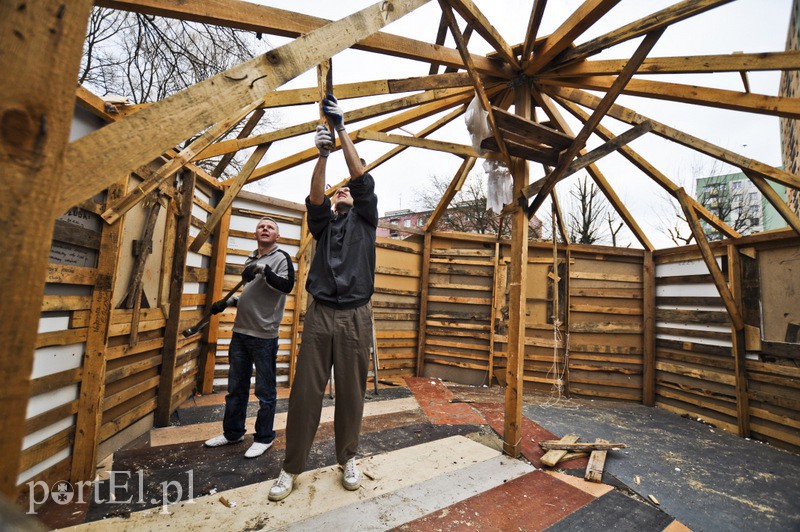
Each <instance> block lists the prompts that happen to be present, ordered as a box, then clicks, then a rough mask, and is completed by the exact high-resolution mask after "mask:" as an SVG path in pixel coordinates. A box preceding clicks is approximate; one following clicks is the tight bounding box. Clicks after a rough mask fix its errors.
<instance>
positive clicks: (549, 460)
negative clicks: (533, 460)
mask: <svg viewBox="0 0 800 532" xmlns="http://www.w3.org/2000/svg"><path fill="white" fill-rule="evenodd" d="M579 439H580V437H579V436H578V435H577V434H567V435H566V436H564V437H563V438H561V439H560V440H558V441H559V442H560V443H562V444H568V443H575V442H577V441H578V440H579ZM565 454H567V451H565V450H552V451H547V452H546V453H544V455H543V456H542V457H541V458H540V459H539V461H540V462H541V464H542V465H545V466H548V467H555V465H556V464H558V462H560V461H561V459H562V458H563V457H564V455H565Z"/></svg>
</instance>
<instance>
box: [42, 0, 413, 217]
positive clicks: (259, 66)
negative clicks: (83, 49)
mask: <svg viewBox="0 0 800 532" xmlns="http://www.w3.org/2000/svg"><path fill="white" fill-rule="evenodd" d="M427 2H428V0H395V1H394V2H392V4H391V6H392V10H386V9H384V8H385V6H386V4H383V3H380V4H375V5H373V6H370V7H368V8H365V9H363V10H361V11H358V12H356V13H353V14H352V15H350V16H348V17H345V18H343V19H342V20H339V21H336V22H331V23H330V24H327V25H325V26H323V27H322V28H319V29H316V30H314V31H312V32H310V33H308V34H306V35H304V36H303V38H302V39H297V40H295V41H292V42H290V43H288V44H285V45H283V46H281V47H279V48H275V49H273V50H271V51H269V52H267V53H266V54H265V55H261V56H258V57H256V58H254V59H251V60H250V61H247V62H245V63H242V64H241V65H238V66H236V67H233V68H230V69H228V70H226V71H225V72H222V73H220V74H217V75H216V76H212V77H210V78H208V79H206V80H204V81H201V82H200V83H197V84H196V85H193V86H192V87H189V88H188V89H185V90H183V91H181V92H179V93H177V94H175V95H173V96H170V97H169V98H166V99H164V100H162V101H160V102H158V103H155V104H153V105H151V106H150V107H147V108H146V109H142V110H141V111H139V112H137V113H135V114H133V115H131V116H129V117H128V118H126V119H125V120H121V121H118V122H115V123H113V124H109V125H108V126H106V127H104V128H102V129H100V130H98V131H95V132H94V133H91V134H89V135H86V136H85V137H82V138H80V139H78V140H76V141H75V142H73V143H71V144H70V146H69V150H68V152H67V163H66V168H65V175H64V181H65V183H68V186H67V187H65V189H64V190H62V191H61V194H60V200H59V202H57V204H58V205H59V206H61V207H63V208H66V207H68V206H69V205H71V204H73V203H75V202H77V201H81V200H83V199H85V198H87V197H89V196H91V195H93V194H94V193H96V192H98V191H99V190H102V189H103V188H104V187H106V186H108V184H109V183H111V182H113V181H114V180H115V179H119V176H123V175H126V174H128V173H130V172H132V171H133V170H135V169H136V168H138V167H139V166H141V165H142V164H145V163H147V162H149V161H152V160H154V159H155V158H157V157H158V156H160V155H161V154H162V153H164V152H165V151H166V150H168V149H169V148H171V147H172V146H175V145H177V144H178V143H180V142H182V141H183V140H185V139H187V138H189V137H190V136H191V135H194V134H196V133H197V132H198V131H202V130H204V129H206V128H208V127H209V126H211V125H212V124H214V123H218V122H220V121H221V120H224V119H225V118H226V117H228V116H232V115H234V114H235V113H237V112H238V111H239V110H240V109H242V108H245V107H248V106H250V105H251V104H252V103H253V102H257V101H260V100H261V99H263V98H264V96H265V95H266V94H268V93H269V92H271V91H272V90H274V89H275V88H277V87H279V86H280V85H282V84H283V83H285V82H287V81H289V80H290V79H293V78H295V77H297V76H298V75H300V74H301V73H303V72H305V71H306V70H308V69H309V68H311V67H312V66H315V65H317V64H319V63H320V62H321V61H323V60H325V59H327V58H328V57H331V56H332V55H334V54H336V53H337V52H340V51H342V50H344V49H346V48H349V47H350V46H352V45H353V44H355V43H357V42H358V41H360V40H363V39H364V38H366V37H368V36H370V35H372V34H373V33H375V32H377V31H378V30H379V29H380V28H382V27H383V26H385V25H386V24H389V23H390V22H392V21H394V20H397V19H399V18H400V17H402V16H403V15H405V14H407V13H408V12H410V11H412V10H414V9H416V8H418V7H420V6H421V5H423V4H425V3H427ZM237 7H243V6H242V5H241V3H237Z"/></svg>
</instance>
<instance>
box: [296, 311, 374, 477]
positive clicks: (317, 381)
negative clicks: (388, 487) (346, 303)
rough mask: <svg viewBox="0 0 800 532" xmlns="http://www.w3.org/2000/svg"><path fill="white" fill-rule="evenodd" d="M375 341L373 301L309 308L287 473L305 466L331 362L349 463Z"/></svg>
mask: <svg viewBox="0 0 800 532" xmlns="http://www.w3.org/2000/svg"><path fill="white" fill-rule="evenodd" d="M371 346H372V306H371V305H370V304H369V303H367V304H366V305H363V306H361V307H358V308H355V309H348V310H338V309H334V308H330V307H326V306H324V305H321V304H319V303H317V302H316V301H314V302H312V303H311V305H310V306H309V307H308V312H306V319H305V322H304V325H303V341H302V344H301V345H300V352H299V353H298V356H297V368H296V372H295V377H294V383H293V384H292V391H291V393H290V395H289V412H288V416H287V419H286V458H285V459H284V462H283V469H284V470H285V471H286V472H287V473H293V474H299V473H302V472H303V471H305V466H306V460H307V458H308V454H309V452H310V451H311V444H312V443H313V441H314V435H315V434H316V433H317V427H318V426H319V420H320V414H321V412H322V398H323V395H324V394H325V386H326V384H327V383H328V378H329V377H330V374H331V367H333V375H334V384H335V388H334V389H335V392H336V406H335V413H334V420H333V426H334V434H335V436H336V461H337V462H338V463H339V464H344V463H346V462H347V461H348V460H349V459H350V458H352V457H353V456H355V455H356V451H357V450H358V437H359V433H360V432H361V417H362V415H363V413H364V394H365V393H366V389H367V371H368V370H369V355H370V351H369V350H370V347H371Z"/></svg>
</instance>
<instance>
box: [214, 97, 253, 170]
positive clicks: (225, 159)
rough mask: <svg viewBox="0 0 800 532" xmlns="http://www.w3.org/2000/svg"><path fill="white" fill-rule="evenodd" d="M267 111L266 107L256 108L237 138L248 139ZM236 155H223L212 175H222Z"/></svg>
mask: <svg viewBox="0 0 800 532" xmlns="http://www.w3.org/2000/svg"><path fill="white" fill-rule="evenodd" d="M265 112H266V111H264V109H256V110H255V111H254V112H253V114H252V115H250V118H248V119H247V123H245V125H244V126H243V127H242V129H241V131H239V134H238V135H236V138H237V139H246V138H247V137H249V136H250V133H252V132H253V130H254V129H255V128H256V126H257V125H258V122H259V121H260V120H261V118H262V117H263V116H264V113H265ZM235 156H236V154H235V153H226V154H225V155H223V156H222V159H220V161H219V162H218V163H217V166H215V167H214V170H212V171H211V175H212V177H217V178H219V177H222V173H223V172H224V171H225V169H226V168H227V167H228V165H229V164H230V163H231V161H232V160H233V158H234V157H235Z"/></svg>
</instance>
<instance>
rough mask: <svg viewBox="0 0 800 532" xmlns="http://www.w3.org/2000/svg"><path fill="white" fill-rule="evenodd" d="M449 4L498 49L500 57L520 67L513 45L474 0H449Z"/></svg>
mask: <svg viewBox="0 0 800 532" xmlns="http://www.w3.org/2000/svg"><path fill="white" fill-rule="evenodd" d="M449 4H450V5H451V6H452V7H453V9H455V10H456V11H458V14H459V15H461V18H463V19H464V20H465V21H466V22H467V24H468V25H469V27H471V28H474V30H475V31H476V32H478V35H480V36H481V37H483V38H484V39H485V40H486V42H487V43H489V44H490V45H491V46H492V48H494V49H495V50H497V53H498V55H500V57H502V58H503V59H504V60H505V61H506V62H507V63H508V64H509V65H511V66H512V67H514V68H515V69H518V68H519V63H518V62H517V57H516V55H515V54H514V50H512V49H511V46H509V44H508V43H507V42H506V40H505V39H503V36H502V35H500V33H499V32H498V31H497V29H496V28H495V27H494V26H493V25H492V24H491V22H489V20H488V19H487V18H486V16H485V15H484V14H483V13H482V12H481V10H480V9H478V6H476V5H475V4H474V3H473V2H472V0H449Z"/></svg>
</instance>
